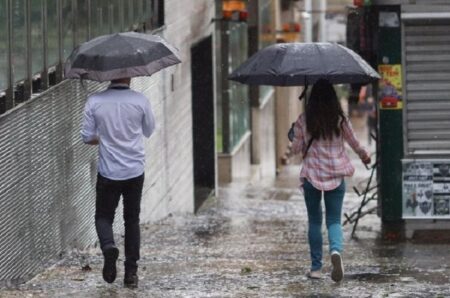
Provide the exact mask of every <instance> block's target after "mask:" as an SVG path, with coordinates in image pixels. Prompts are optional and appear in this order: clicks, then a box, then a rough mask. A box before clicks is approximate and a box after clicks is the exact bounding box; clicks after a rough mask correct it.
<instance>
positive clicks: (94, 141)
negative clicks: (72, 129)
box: [85, 139, 98, 145]
mask: <svg viewBox="0 0 450 298" xmlns="http://www.w3.org/2000/svg"><path fill="white" fill-rule="evenodd" d="M85 144H87V145H98V139H92V140H90V141H88V142H85Z"/></svg>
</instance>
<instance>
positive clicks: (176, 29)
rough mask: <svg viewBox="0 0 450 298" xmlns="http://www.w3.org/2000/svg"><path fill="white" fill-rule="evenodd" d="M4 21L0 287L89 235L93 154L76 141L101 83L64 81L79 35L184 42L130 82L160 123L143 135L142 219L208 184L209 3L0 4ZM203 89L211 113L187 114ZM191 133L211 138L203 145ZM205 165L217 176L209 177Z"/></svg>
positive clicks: (88, 0) (191, 203)
mask: <svg viewBox="0 0 450 298" xmlns="http://www.w3.org/2000/svg"><path fill="white" fill-rule="evenodd" d="M0 16H1V23H0V46H1V48H2V51H0V91H1V94H0V110H1V111H0V112H1V113H2V115H0V139H1V145H0V164H1V167H0V179H1V180H0V207H1V209H2V210H3V212H4V214H5V216H2V217H1V219H0V225H1V227H2V232H1V233H0V281H1V282H6V281H13V282H14V281H15V282H20V281H23V280H26V279H28V278H29V277H31V276H33V275H34V274H36V273H37V272H39V271H40V270H42V269H43V268H45V266H47V265H48V264H49V262H51V260H54V259H55V258H57V257H58V255H59V254H60V253H61V252H62V251H65V250H70V249H73V248H80V249H83V248H85V247H87V246H90V245H93V244H94V243H95V242H96V239H97V237H96V233H95V227H94V209H95V208H94V206H95V182H96V159H97V152H96V148H92V147H90V146H86V145H84V144H82V141H81V139H80V136H79V131H80V126H81V120H82V112H83V106H84V103H85V100H86V97H87V95H88V94H89V93H92V92H95V91H99V90H102V89H104V88H105V87H106V86H107V84H105V83H102V84H101V83H95V82H85V86H84V87H83V86H82V85H81V84H80V83H79V82H78V81H71V80H64V78H63V76H62V67H63V65H64V61H65V59H66V58H67V57H68V55H69V54H70V52H71V50H72V49H73V48H74V47H75V46H76V45H77V44H79V43H81V42H83V41H86V40H89V39H91V38H94V37H95V36H99V35H102V34H108V33H114V32H120V31H129V30H135V31H140V32H147V33H154V34H160V35H161V36H163V37H164V38H165V39H166V40H168V42H169V43H171V44H172V45H174V46H175V47H177V48H178V49H179V54H180V57H181V60H182V63H181V64H179V65H177V66H174V67H171V68H169V69H166V70H163V71H161V72H159V73H157V74H155V75H153V76H151V77H142V78H136V79H133V81H132V88H133V89H135V90H138V91H141V92H143V93H144V94H145V95H146V96H147V97H148V98H149V100H150V102H151V105H152V107H153V110H154V113H155V117H156V123H157V128H156V131H155V133H154V135H153V136H152V137H151V138H150V139H149V140H147V141H146V155H147V160H146V169H145V176H146V180H145V185H144V191H143V197H142V208H141V209H142V213H141V222H143V223H145V222H149V221H154V220H158V219H161V218H164V217H166V216H167V215H168V214H170V213H178V212H182V213H184V212H193V211H194V209H195V208H196V207H198V206H199V205H200V203H201V201H202V200H203V199H204V197H206V196H207V195H208V194H209V193H211V191H214V189H215V187H216V178H215V177H217V175H216V174H215V171H216V168H217V167H216V159H215V156H216V154H215V146H214V144H215V133H214V131H215V127H214V123H215V105H214V102H215V98H214V92H213V86H214V81H215V75H214V73H215V72H214V61H215V57H214V51H213V44H214V40H215V37H214V34H213V33H214V23H213V22H211V20H212V19H213V18H214V16H215V4H214V2H213V1H209V0H196V1H194V2H193V4H192V5H188V6H183V7H180V4H179V1H175V0H172V1H170V0H166V1H162V0H146V1H144V0H137V1H124V0H116V1H100V0H97V1H95V0H84V1H71V0H68V1H49V0H38V1H34V0H33V1H30V0H17V1H16V0H2V1H1V2H0ZM199 57H201V59H200V58H199ZM205 77H206V78H208V79H207V80H203V78H205ZM199 84H203V85H202V86H201V87H202V88H204V89H203V90H207V91H208V92H204V93H205V95H204V96H203V97H202V98H201V100H202V102H203V103H204V104H205V105H208V110H206V111H205V112H204V113H205V115H207V117H201V119H203V118H206V119H207V120H201V119H200V120H199V117H196V115H198V113H199V112H198V110H197V111H196V113H194V112H193V111H194V110H195V109H198V105H196V104H195V100H196V99H195V96H196V95H197V94H196V93H195V91H194V89H195V88H197V89H198V88H199ZM201 121H209V122H208V123H209V124H210V129H207V130H205V129H202V127H203V126H204V125H202V122H201ZM211 125H212V126H211ZM198 139H201V140H204V142H205V143H209V144H212V145H211V146H209V147H208V148H206V149H205V148H203V147H199V146H198V142H196V141H195V140H198ZM202 150H203V151H202ZM199 155H201V156H205V155H206V156H208V159H201V158H198V156H199ZM204 171H207V173H208V174H209V175H210V176H211V174H212V177H213V178H212V179H209V180H207V181H206V182H204V181H205V180H204V179H202V177H201V173H203V172H204ZM196 198H198V200H196ZM120 214H121V210H118V212H117V216H116V221H117V223H116V226H115V229H116V230H115V231H116V232H117V233H121V232H122V229H121V226H122V222H121V216H120Z"/></svg>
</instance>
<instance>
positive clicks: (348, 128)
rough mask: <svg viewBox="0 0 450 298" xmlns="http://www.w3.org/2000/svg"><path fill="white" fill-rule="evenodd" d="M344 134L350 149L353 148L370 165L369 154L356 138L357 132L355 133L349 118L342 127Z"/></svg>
mask: <svg viewBox="0 0 450 298" xmlns="http://www.w3.org/2000/svg"><path fill="white" fill-rule="evenodd" d="M342 134H343V136H344V140H345V141H346V142H347V143H348V144H349V145H350V147H352V149H353V151H355V153H356V154H358V156H359V158H361V160H362V162H363V163H365V164H369V163H370V156H369V153H368V152H367V151H366V149H364V147H363V146H361V144H360V143H359V141H358V139H357V138H356V136H355V132H354V131H353V128H352V124H351V123H350V121H349V120H348V119H347V118H346V119H344V123H343V125H342Z"/></svg>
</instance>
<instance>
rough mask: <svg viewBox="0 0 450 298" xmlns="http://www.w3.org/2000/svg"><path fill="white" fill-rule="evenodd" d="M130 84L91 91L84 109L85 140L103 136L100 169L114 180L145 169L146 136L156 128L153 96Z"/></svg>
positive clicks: (130, 175) (83, 133)
mask: <svg viewBox="0 0 450 298" xmlns="http://www.w3.org/2000/svg"><path fill="white" fill-rule="evenodd" d="M127 87H128V86H127V85H121V84H115V85H110V87H109V88H108V89H107V90H105V91H102V92H99V93H94V94H92V95H90V96H89V98H88V100H87V102H86V105H85V110H84V119H83V126H82V129H81V137H82V139H83V141H84V142H85V143H87V142H90V141H92V140H95V139H98V140H99V162H98V172H99V173H100V175H102V176H103V177H106V178H108V179H111V180H127V179H131V178H134V177H137V176H140V175H142V174H143V173H144V166H145V150H144V140H143V136H145V137H147V138H149V137H150V136H151V134H152V133H153V131H154V130H155V118H154V115H153V112H152V109H151V106H150V102H149V100H148V99H147V98H146V97H145V96H144V95H143V94H142V93H139V92H136V91H133V90H130V89H129V88H127ZM116 88H117V89H116ZM118 88H120V89H118Z"/></svg>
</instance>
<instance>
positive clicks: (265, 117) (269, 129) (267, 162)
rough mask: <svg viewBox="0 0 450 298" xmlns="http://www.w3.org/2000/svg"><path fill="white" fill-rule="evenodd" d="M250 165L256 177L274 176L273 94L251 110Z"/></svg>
mask: <svg viewBox="0 0 450 298" xmlns="http://www.w3.org/2000/svg"><path fill="white" fill-rule="evenodd" d="M252 129H253V137H252V164H254V165H257V167H256V168H255V170H256V173H255V174H256V175H257V176H258V177H274V176H275V174H276V152H275V150H276V141H275V92H272V93H271V94H270V95H269V96H268V98H266V99H265V101H263V102H262V104H261V105H260V106H259V107H253V108H252Z"/></svg>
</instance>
